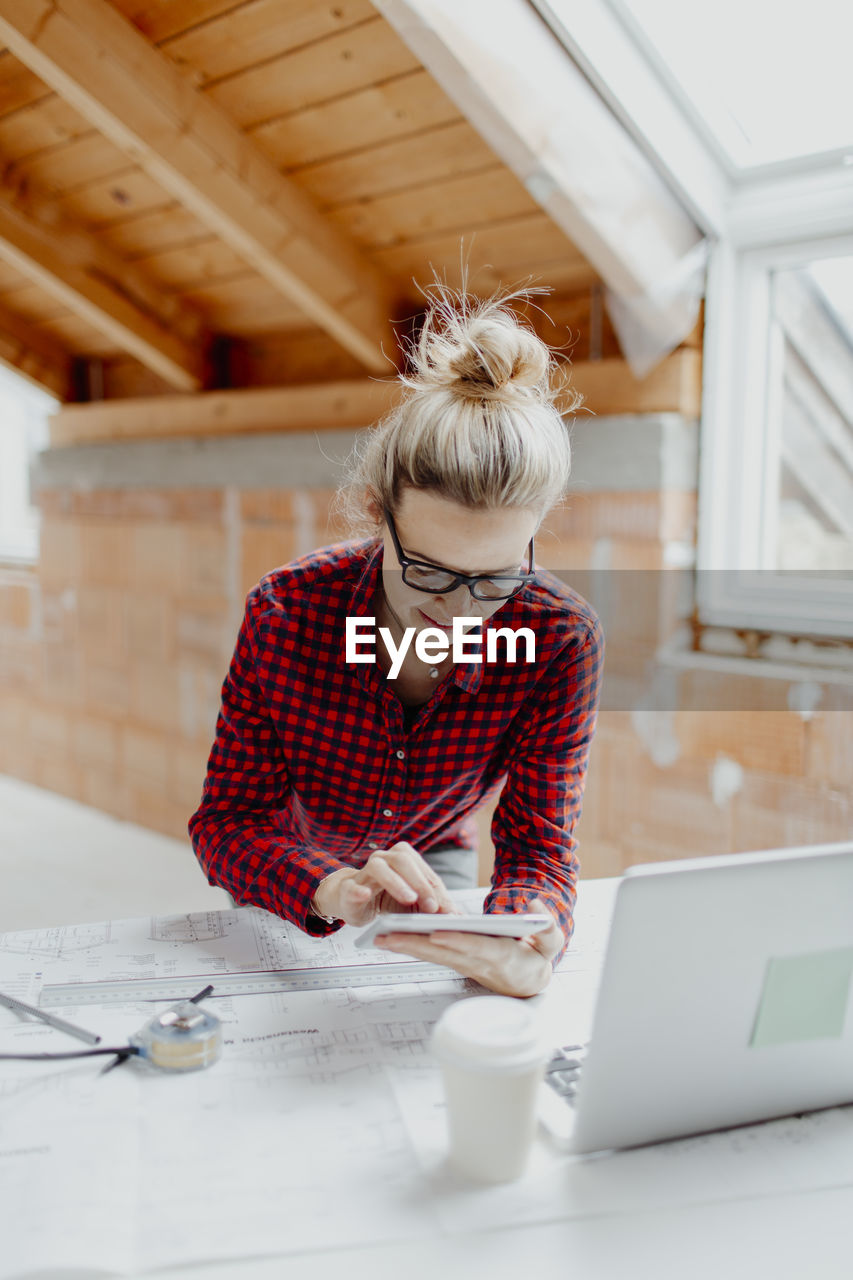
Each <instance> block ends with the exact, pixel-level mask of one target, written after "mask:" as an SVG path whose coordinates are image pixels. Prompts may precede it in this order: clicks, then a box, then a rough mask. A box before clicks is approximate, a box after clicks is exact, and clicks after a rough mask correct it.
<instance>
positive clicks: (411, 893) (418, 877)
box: [314, 840, 454, 925]
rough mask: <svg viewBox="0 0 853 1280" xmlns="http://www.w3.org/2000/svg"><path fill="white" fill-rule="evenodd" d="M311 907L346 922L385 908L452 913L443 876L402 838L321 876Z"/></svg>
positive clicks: (370, 917)
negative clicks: (362, 860) (360, 863)
mask: <svg viewBox="0 0 853 1280" xmlns="http://www.w3.org/2000/svg"><path fill="white" fill-rule="evenodd" d="M314 906H315V907H316V908H317V910H318V911H319V912H320V914H321V915H324V916H334V917H335V918H336V919H337V920H343V922H344V923H345V924H354V925H365V924H370V922H371V920H374V919H375V918H376V916H378V915H379V914H380V913H381V912H383V911H389V912H396V911H426V912H444V913H448V912H452V911H453V909H454V908H453V903H452V902H451V899H450V895H449V894H448V892H447V889H446V888H445V886H444V881H443V880H442V879H441V877H440V876H439V875H437V874H436V872H435V871H433V869H432V867H431V866H430V865H429V863H428V862H427V861H426V860H425V859H424V858H422V857H421V855H420V854H419V853H418V851H417V849H415V848H414V847H413V846H412V845H410V844H408V843H407V842H406V841H405V840H398V841H397V843H396V844H394V845H392V846H391V848H390V849H377V850H375V851H374V852H373V853H371V855H370V857H369V858H368V859H367V862H365V864H364V866H363V867H360V868H358V870H356V869H354V868H353V869H352V870H351V869H350V868H349V867H341V868H340V869H339V870H338V871H333V872H332V874H331V875H330V876H326V878H325V880H321V881H320V884H319V885H318V887H317V890H316V892H315V894H314Z"/></svg>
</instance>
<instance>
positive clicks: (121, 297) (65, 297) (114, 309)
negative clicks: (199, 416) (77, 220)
mask: <svg viewBox="0 0 853 1280" xmlns="http://www.w3.org/2000/svg"><path fill="white" fill-rule="evenodd" d="M0 257H2V258H5V260H6V261H7V262H9V263H10V264H11V265H12V266H13V267H15V268H16V270H18V271H20V273H21V274H22V275H25V276H27V277H28V278H29V279H30V280H32V281H34V282H35V283H36V284H38V285H39V286H40V287H41V288H42V289H44V290H45V291H46V292H47V293H49V294H51V295H52V296H53V297H55V298H57V299H59V300H60V301H61V302H63V303H64V304H65V305H66V306H67V307H69V308H70V310H72V311H73V312H74V313H75V314H76V315H79V316H81V317H82V318H83V319H84V320H86V321H88V323H89V324H91V325H93V327H94V328H96V329H97V330H98V331H99V332H100V333H103V334H104V335H105V336H106V337H108V338H109V339H110V340H111V341H113V342H115V344H116V346H118V347H121V348H122V349H123V350H125V351H128V352H129V353H130V354H131V355H133V356H135V357H136V358H137V359H138V360H140V361H141V362H142V363H143V364H145V365H147V366H148V368H150V369H153V370H154V372H155V373H158V374H159V375H160V376H161V377H162V378H164V379H165V380H166V381H167V382H169V383H171V385H172V386H174V387H176V388H178V390H181V391H193V390H196V389H197V388H198V387H199V386H200V385H201V375H200V356H199V345H200V344H199V342H198V338H199V321H198V319H197V318H196V317H195V316H194V315H192V314H191V313H189V312H187V311H186V310H185V309H183V308H181V307H180V306H178V305H177V303H176V301H175V299H173V298H168V297H166V296H165V295H162V294H160V293H159V292H158V291H157V290H156V289H154V288H152V286H151V284H150V282H149V281H147V280H145V279H144V278H142V277H141V276H140V275H139V273H138V272H137V271H136V270H135V269H134V268H132V267H131V266H130V265H129V264H128V263H126V262H124V260H123V259H122V258H120V257H119V256H118V255H116V254H114V253H112V252H111V251H110V250H108V249H107V248H106V247H105V246H104V245H103V244H102V243H100V241H99V240H98V239H97V237H95V236H94V235H90V234H89V233H88V232H85V231H82V230H81V229H80V228H79V227H77V226H76V225H74V224H73V223H69V222H68V221H67V219H64V218H61V217H58V216H57V212H56V208H55V206H54V205H52V204H51V202H50V201H48V200H47V199H45V198H44V197H38V196H35V195H34V194H33V193H27V194H22V193H19V194H18V195H17V196H16V195H13V194H12V193H11V192H7V191H2V190H0Z"/></svg>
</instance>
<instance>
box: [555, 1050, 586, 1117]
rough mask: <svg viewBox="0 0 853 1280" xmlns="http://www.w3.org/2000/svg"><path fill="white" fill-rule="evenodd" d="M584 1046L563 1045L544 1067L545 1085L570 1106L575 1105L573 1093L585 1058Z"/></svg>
mask: <svg viewBox="0 0 853 1280" xmlns="http://www.w3.org/2000/svg"><path fill="white" fill-rule="evenodd" d="M586 1048H587V1047H586V1045H585V1044H564V1045H561V1047H560V1048H559V1049H556V1050H555V1051H554V1055H553V1057H552V1058H551V1061H550V1062H549V1063H548V1065H547V1066H546V1067H545V1083H546V1084H548V1085H550V1087H551V1088H552V1089H553V1090H554V1092H555V1093H557V1094H559V1096H560V1097H561V1098H562V1099H563V1100H564V1101H565V1102H566V1103H567V1104H568V1105H569V1106H570V1107H573V1106H574V1104H575V1092H576V1090H577V1084H578V1080H579V1079H580V1073H581V1070H582V1068H583V1063H584V1058H585V1057H586Z"/></svg>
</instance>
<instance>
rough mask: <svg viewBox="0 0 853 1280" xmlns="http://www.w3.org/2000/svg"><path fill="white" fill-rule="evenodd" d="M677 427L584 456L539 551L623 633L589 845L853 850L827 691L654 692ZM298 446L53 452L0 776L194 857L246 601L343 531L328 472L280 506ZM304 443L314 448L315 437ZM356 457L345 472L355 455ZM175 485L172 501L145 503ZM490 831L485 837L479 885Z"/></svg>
mask: <svg viewBox="0 0 853 1280" xmlns="http://www.w3.org/2000/svg"><path fill="white" fill-rule="evenodd" d="M672 426H673V424H672V423H671V422H670V423H669V424H668V425H667V424H666V423H664V424H663V427H661V423H660V422H659V421H657V420H655V421H651V420H650V421H648V422H646V421H644V420H642V419H636V418H633V419H625V420H624V421H621V422H620V421H618V420H601V419H600V420H598V421H597V422H596V423H594V424H591V425H590V426H589V427H588V428H586V429H587V430H588V431H589V433H590V438H589V439H586V440H584V439H583V438H581V437H579V438H578V448H577V450H576V458H577V461H576V473H577V474H578V475H579V477H580V479H581V483H582V485H583V487H582V488H579V490H578V492H577V493H576V494H575V495H574V496H573V498H572V499H571V501H570V503H569V505H568V507H567V508H566V509H564V510H560V511H556V512H553V513H552V514H551V516H550V517H549V518H548V520H547V521H546V524H545V527H544V529H543V530H542V532H541V535H540V537H539V538H538V539H537V560H538V562H539V563H540V564H541V565H543V566H545V567H548V568H551V569H553V570H555V571H558V572H563V573H565V574H566V576H567V580H568V581H570V582H572V583H573V584H574V585H576V587H577V589H578V590H580V591H581V593H582V594H585V595H587V598H589V599H590V600H591V601H592V603H593V604H594V605H595V606H596V608H598V609H599V611H600V612H601V613H602V616H603V617H604V618H605V622H606V630H607V639H608V648H607V663H606V677H605V694H604V701H603V704H602V711H601V714H600V720H599V727H598V732H597V736H596V741H595V743H594V746H593V751H592V756H591V763H590V771H589V778H588V783H587V792H586V800H585V805H584V814H583V818H582V820H581V824H580V828H579V830H578V836H579V838H580V842H581V856H582V864H583V871H584V874H585V875H587V876H595V875H612V874H618V872H619V871H621V869H622V868H624V867H625V866H627V865H629V864H631V863H634V862H638V861H649V860H657V859H659V858H677V857H684V856H693V855H702V854H711V853H719V852H730V851H737V850H743V849H748V848H761V847H768V846H772V845H790V844H795V843H799V842H804V841H806V842H811V841H822V840H834V839H842V838H844V837H846V836H849V835H850V834H851V831H853V802H851V780H853V712H852V711H851V709H850V703H847V704H846V705H844V704H841V703H838V702H837V699H836V703H834V702H833V694H832V691H831V690H829V689H825V690H822V691H821V698H820V699H819V701H818V709H817V710H816V711H815V712H814V713H813V714H810V715H809V714H802V713H800V712H797V711H792V710H790V709H789V699H790V695H791V682H790V681H786V680H780V679H771V678H769V677H767V678H762V677H761V676H760V675H758V674H756V675H755V676H754V677H752V678H751V679H750V678H744V677H737V678H736V677H734V676H732V675H730V674H728V673H727V672H726V671H725V669H724V664H722V665H721V667H720V670H719V671H715V670H713V669H712V670H710V671H707V670H706V671H704V672H701V673H699V675H697V674H696V673H695V672H694V673H691V672H690V671H689V670H688V671H678V672H675V673H670V677H669V678H668V682H667V686H666V696H665V697H664V698H663V700H661V699H660V698H659V697H658V699H657V701H655V699H654V698H653V699H652V700H651V702H649V701H648V699H647V697H646V695H647V693H648V690H649V687H650V684H649V682H650V680H651V679H652V676H651V674H650V673H652V672H653V670H654V661H653V659H654V653H655V650H656V647H657V646H658V645H659V644H660V643H661V641H663V640H665V639H666V638H667V636H668V635H670V634H671V633H672V631H673V630H674V629H675V628H676V627H677V626H678V624H679V620H680V618H681V616H682V614H683V609H681V608H680V605H679V593H678V592H677V591H676V590H674V586H675V585H676V583H677V581H678V575H677V574H672V573H670V572H669V571H668V570H666V569H665V567H664V566H666V565H668V564H670V563H672V562H673V561H674V560H677V559H678V556H679V555H682V556H683V552H684V548H685V547H687V548H689V547H690V546H691V545H692V544H693V543H694V541H695V519H696V497H695V491H694V490H693V489H692V488H691V487H690V485H689V483H688V481H689V467H688V468H686V469H685V466H684V465H676V466H673V451H675V452H676V453H677V452H678V450H679V449H680V450H681V451H682V453H683V446H684V438H685V437H684V436H683V433H682V434H681V435H673V432H672V429H671V428H672ZM659 428H661V429H660V430H659ZM620 431H621V436H620V434H619V432H620ZM593 433H597V434H598V436H599V438H600V439H601V440H602V441H603V442H604V443H603V444H602V448H601V451H600V456H597V455H596V452H595V449H594V448H593V445H592V444H591V443H590V441H591V440H592V439H593V438H594V436H593ZM650 440H653V442H654V447H653V448H652V447H650V445H649V441H650ZM679 440H680V443H678V441H679ZM297 443H298V442H297ZM297 443H295V442H294V437H293V436H292V435H291V436H290V437H287V438H283V439H281V440H274V439H272V438H267V439H266V440H265V441H261V442H260V443H259V442H258V441H254V442H253V443H252V444H251V445H250V444H249V443H248V442H247V443H245V444H241V445H240V454H239V456H240V459H241V463H240V466H241V468H242V469H241V470H239V474H238V475H237V476H236V478H235V476H234V470H235V464H234V457H235V455H234V453H233V451H232V452H230V453H228V451H227V449H226V453H227V458H226V462H227V466H225V468H224V469H225V471H226V472H228V477H223V478H222V481H221V483H216V477H215V471H216V468H215V467H213V468H211V465H210V458H207V460H206V461H205V465H204V466H203V467H202V466H201V465H200V456H199V454H198V446H197V445H193V447H192V448H190V449H189V450H188V452H185V453H180V452H179V453H175V454H170V453H169V449H170V447H171V446H170V445H169V444H168V443H166V442H163V443H161V444H159V445H158V446H157V447H158V448H159V449H160V450H161V454H159V455H157V458H159V461H158V460H157V458H155V459H154V462H152V460H151V458H150V457H149V458H148V460H147V462H145V466H143V465H142V461H141V460H140V458H139V457H136V456H135V455H133V454H132V451H131V450H130V449H129V447H128V446H123V445H120V444H117V445H115V446H114V447H113V448H114V450H115V451H116V452H115V456H114V457H113V458H112V462H111V463H110V466H112V467H113V470H112V471H110V468H109V467H107V468H106V469H105V467H104V465H103V455H102V454H99V455H98V457H99V458H100V461H99V464H98V469H97V475H94V476H93V475H92V474H90V472H91V470H92V468H93V456H94V455H92V454H89V453H87V452H86V451H85V450H81V451H80V452H79V454H77V455H75V457H76V461H74V467H73V468H71V467H70V463H69V459H70V458H72V454H73V451H72V450H58V451H55V452H56V453H57V454H58V455H59V454H61V455H63V456H62V457H61V458H58V460H57V464H56V467H55V468H54V471H53V472H51V471H50V468H48V469H47V471H46V472H45V473H44V474H43V475H42V487H41V489H40V492H39V501H40V505H41V511H42V532H41V552H40V557H39V562H38V564H37V566H34V567H33V568H32V569H21V568H11V567H8V568H5V569H4V568H3V567H2V566H0V771H2V772H5V773H8V774H12V775H14V776H16V777H20V778H22V779H25V780H27V781H30V782H33V783H35V784H37V785H39V786H43V787H47V788H49V789H51V790H55V791H58V792H61V793H62V794H64V795H68V796H71V797H72V798H75V799H78V800H81V801H83V802H84V803H87V804H91V805H94V806H96V807H98V808H101V809H104V810H106V811H107V812H109V813H112V814H114V815H116V816H117V817H120V818H125V819H128V820H131V821H134V822H139V823H142V824H143V825H146V826H150V827H153V828H155V829H157V830H159V831H163V832H165V833H167V834H169V835H173V836H177V837H178V838H181V839H185V838H186V822H187V818H188V817H189V814H190V813H191V812H192V810H193V809H194V808H195V806H196V804H197V802H198V799H199V796H200V791H201V784H202V780H203V776H204V770H205V764H206V760H207V754H208V751H209V748H210V742H211V737H212V732H213V727H214V722H215V718H216V711H217V708H218V703H219V691H220V688H221V683H222V679H223V677H224V674H225V671H226V668H227V665H228V661H229V658H230V655H231V652H232V649H233V645H234V640H235V638H236V632H237V627H238V626H239V622H240V617H241V614H242V608H243V601H244V599H245V595H246V592H247V591H248V590H249V589H250V588H251V586H252V585H253V584H254V583H255V582H256V581H257V580H258V578H259V577H260V576H261V575H262V574H263V573H265V572H267V571H268V570H269V569H270V568H272V567H274V566H275V565H277V564H281V563H283V562H285V561H287V560H288V559H290V558H292V557H293V556H295V555H298V554H301V553H303V552H305V551H308V550H311V549H313V548H315V547H317V546H320V545H322V544H323V543H325V542H328V541H333V540H334V539H335V538H337V537H339V536H340V531H339V530H338V529H336V528H333V527H330V526H329V524H328V506H329V500H330V497H331V495H332V493H333V487H334V486H333V477H332V474H331V471H330V472H329V475H328V477H327V478H328V479H329V481H330V482H329V483H328V484H322V483H318V477H317V475H316V473H315V474H313V476H312V479H311V482H310V484H309V485H308V486H307V487H293V488H289V487H285V486H280V487H276V488H274V489H271V488H269V487H265V485H266V486H268V484H269V478H270V476H271V475H274V474H278V475H282V476H286V477H287V478H288V480H291V481H292V482H294V483H295V481H296V480H297V479H298V478H299V467H298V466H297V465H296V464H295V463H294V464H293V465H292V466H290V467H289V468H288V466H286V465H284V464H283V463H282V458H283V457H284V458H288V457H290V458H295V457H297V454H298V449H297ZM304 443H305V447H306V448H308V447H309V446H310V448H312V449H315V450H316V441H315V440H314V438H313V437H312V436H308V437H307V441H306V442H304ZM340 444H341V442H340V441H338V442H337V446H338V447H336V448H335V449H327V452H328V453H329V454H330V456H331V455H333V454H337V455H338V456H339V457H340V456H343V450H342V449H341V447H340ZM211 448H212V449H214V451H215V450H217V449H225V445H224V444H222V442H219V443H215V442H214V444H212V445H211ZM229 448H230V446H229ZM324 448H326V445H325V440H324ZM277 449H278V450H279V453H278V454H277V453H276V450H277ZM252 450H255V451H256V452H257V458H256V462H257V466H256V470H255V472H254V473H252V472H251V468H250V467H249V463H248V462H247V457H248V455H250V454H251V453H252ZM281 451H283V452H281ZM294 451H295V452H294ZM111 456H112V455H111ZM223 456H225V455H223ZM129 458H134V461H133V464H132V466H129V465H128V463H127V460H128V459H129ZM116 459H117V460H118V461H116ZM72 460H73V459H72ZM683 461H684V459H683V458H682V462H683ZM60 463H61V464H62V465H61V466H60ZM155 464H156V465H155ZM253 465H254V464H253ZM157 466H159V467H160V468H161V473H162V475H163V477H164V478H163V483H162V484H161V485H159V486H155V485H153V484H151V483H145V484H140V483H139V478H140V473H141V472H143V471H145V467H148V469H149V471H150V470H151V468H152V467H153V468H154V470H155V471H156V467H157ZM63 468H64V470H63ZM122 468H124V470H123V469H122ZM87 469H88V471H87ZM199 475H201V477H202V480H203V483H195V482H194V481H195V480H197V479H198V477H199ZM322 478H323V477H322V476H321V477H320V479H322ZM760 670H761V668H760V667H759V666H756V671H757V672H758V671H760ZM653 683H654V682H653ZM697 689H701V699H700V698H699V697H698V696H697ZM833 705H838V707H839V708H840V709H831V708H832V707H833ZM702 708H715V709H702ZM490 816H491V811H488V812H483V813H482V814H481V818H480V829H481V833H482V836H483V839H482V841H481V843H482V846H483V848H482V858H481V879H482V880H483V881H484V882H485V881H486V880H487V878H488V870H489V862H490V849H489V844H488V824H489V820H490Z"/></svg>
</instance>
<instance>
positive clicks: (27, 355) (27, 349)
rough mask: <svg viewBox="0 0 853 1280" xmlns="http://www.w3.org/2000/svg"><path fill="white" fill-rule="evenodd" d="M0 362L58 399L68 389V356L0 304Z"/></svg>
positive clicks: (38, 331) (64, 396) (32, 326)
mask: <svg viewBox="0 0 853 1280" xmlns="http://www.w3.org/2000/svg"><path fill="white" fill-rule="evenodd" d="M0 364H3V365H5V366H6V368H7V369H11V370H12V371H13V372H14V373H18V374H20V375H21V376H22V377H24V378H27V379H28V380H29V381H30V382H32V383H35V385H36V386H37V387H39V388H41V390H43V391H49V392H50V394H51V395H52V396H56V397H57V399H59V400H67V399H68V397H69V394H70V391H71V358H70V357H69V355H68V353H67V351H65V350H64V349H63V348H62V347H61V346H60V345H59V343H57V342H54V341H53V339H52V338H51V337H50V336H49V335H48V334H46V333H43V332H42V331H41V330H40V329H37V328H36V327H35V326H34V325H32V324H29V323H28V322H27V321H26V320H23V319H21V317H20V316H17V315H15V313H14V312H12V311H9V310H8V308H6V307H4V306H2V305H0Z"/></svg>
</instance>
